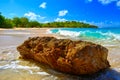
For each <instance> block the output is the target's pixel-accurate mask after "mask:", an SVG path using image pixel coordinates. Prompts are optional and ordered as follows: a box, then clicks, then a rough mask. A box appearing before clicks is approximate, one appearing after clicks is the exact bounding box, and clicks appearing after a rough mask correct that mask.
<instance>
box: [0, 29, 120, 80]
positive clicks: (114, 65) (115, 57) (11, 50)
mask: <svg viewBox="0 0 120 80" xmlns="http://www.w3.org/2000/svg"><path fill="white" fill-rule="evenodd" d="M51 29H54V28H13V29H0V69H1V70H3V71H2V72H1V73H0V77H1V79H2V80H3V79H4V78H6V77H10V79H12V77H11V76H12V75H14V76H19V80H23V78H22V77H23V76H25V75H26V76H25V77H26V79H28V78H29V80H33V78H32V77H31V75H32V76H33V77H35V79H36V80H41V79H43V76H44V77H45V78H49V77H50V76H53V75H56V74H57V75H59V76H53V78H52V79H54V78H55V77H57V78H58V79H59V78H61V77H60V76H61V75H62V76H63V79H65V78H66V79H70V78H72V77H73V78H74V76H68V75H66V74H62V73H57V72H56V73H54V71H48V70H46V68H45V70H42V68H40V67H39V66H36V65H34V64H33V63H30V62H29V61H22V60H19V59H18V58H19V56H20V55H19V53H18V52H17V50H16V47H17V46H18V45H20V44H21V43H23V42H24V41H25V40H26V39H28V37H37V36H40V37H44V36H51V37H57V38H65V37H64V36H59V35H55V34H49V33H48V32H49V30H51ZM105 47H106V48H107V49H108V50H109V52H108V60H109V62H110V65H111V68H110V69H111V70H110V71H108V73H109V74H110V75H107V73H106V74H103V75H104V77H106V78H107V77H109V76H112V77H119V76H120V74H119V72H120V65H119V64H120V59H119V58H120V53H119V52H120V47H119V46H115V47H114V46H109V45H108V46H105ZM26 66H27V68H28V69H26ZM36 67H37V68H38V69H36ZM4 68H5V69H4ZM31 68H32V69H31ZM20 69H21V70H20ZM16 70H17V71H18V72H15V71H16ZM112 70H114V71H113V72H112ZM46 71H48V72H51V73H52V74H51V73H50V74H49V73H47V72H46ZM18 73H20V74H23V75H19V74H18ZM43 73H45V74H46V75H43ZM33 74H34V75H33ZM116 74H117V75H116ZM48 75H49V76H48ZM36 76H38V77H36ZM6 80H8V79H6ZM12 80H16V77H14V79H12ZM71 80H72V79H71Z"/></svg>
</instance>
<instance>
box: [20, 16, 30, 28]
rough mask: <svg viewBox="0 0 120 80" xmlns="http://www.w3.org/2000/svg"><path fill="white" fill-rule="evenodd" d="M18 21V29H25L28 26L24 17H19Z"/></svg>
mask: <svg viewBox="0 0 120 80" xmlns="http://www.w3.org/2000/svg"><path fill="white" fill-rule="evenodd" d="M20 21H21V23H20V27H25V28H27V27H28V24H29V20H28V18H26V17H21V18H20Z"/></svg>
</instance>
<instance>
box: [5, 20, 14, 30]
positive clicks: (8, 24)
mask: <svg viewBox="0 0 120 80" xmlns="http://www.w3.org/2000/svg"><path fill="white" fill-rule="evenodd" d="M5 28H13V23H12V20H11V19H8V18H6V19H5Z"/></svg>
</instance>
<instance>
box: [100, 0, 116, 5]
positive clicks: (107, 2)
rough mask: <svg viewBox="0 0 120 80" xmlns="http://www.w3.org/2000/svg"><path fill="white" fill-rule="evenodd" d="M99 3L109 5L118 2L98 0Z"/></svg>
mask: <svg viewBox="0 0 120 80" xmlns="http://www.w3.org/2000/svg"><path fill="white" fill-rule="evenodd" d="M98 1H99V2H101V3H102V4H109V3H112V2H115V1H118V0H98Z"/></svg>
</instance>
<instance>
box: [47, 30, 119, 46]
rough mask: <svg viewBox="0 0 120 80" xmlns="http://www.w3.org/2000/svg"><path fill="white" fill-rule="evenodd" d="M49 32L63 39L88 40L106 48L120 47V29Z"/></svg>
mask: <svg viewBox="0 0 120 80" xmlns="http://www.w3.org/2000/svg"><path fill="white" fill-rule="evenodd" d="M49 32H50V33H52V34H56V35H58V36H61V37H63V38H70V39H73V40H86V41H91V42H95V43H98V44H102V45H106V46H119V43H120V28H58V29H52V30H50V31H49ZM108 43H109V45H108Z"/></svg>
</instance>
